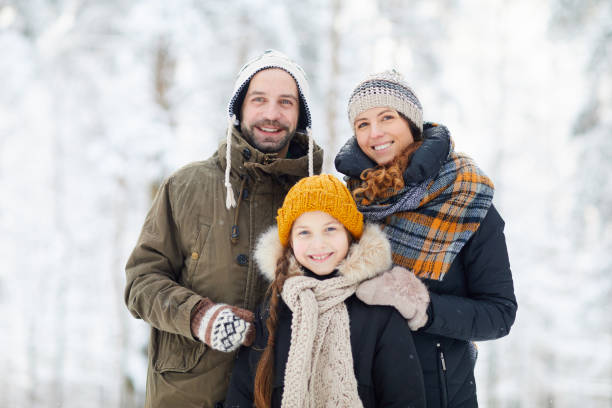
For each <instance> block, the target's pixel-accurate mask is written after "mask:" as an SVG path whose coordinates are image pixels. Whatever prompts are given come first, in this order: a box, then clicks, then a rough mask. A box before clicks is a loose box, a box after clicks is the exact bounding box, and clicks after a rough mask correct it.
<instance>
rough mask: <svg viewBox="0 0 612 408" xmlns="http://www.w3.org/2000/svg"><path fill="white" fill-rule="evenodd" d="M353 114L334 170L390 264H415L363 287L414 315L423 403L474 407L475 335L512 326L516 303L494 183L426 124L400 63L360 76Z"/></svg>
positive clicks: (368, 298) (367, 298)
mask: <svg viewBox="0 0 612 408" xmlns="http://www.w3.org/2000/svg"><path fill="white" fill-rule="evenodd" d="M348 113H349V121H350V124H351V126H352V127H353V130H354V134H355V137H354V138H351V140H349V141H348V142H347V143H346V144H345V146H344V147H343V148H342V149H341V151H340V153H339V154H338V156H337V157H336V160H335V163H336V169H337V170H338V171H339V172H341V173H343V174H345V175H346V176H347V179H348V181H347V183H348V185H349V188H350V190H352V192H353V194H354V197H355V199H356V200H357V205H358V208H359V210H360V211H361V212H362V213H363V214H364V216H365V218H366V219H367V220H369V221H376V222H379V223H381V224H382V225H383V226H384V231H385V233H386V235H387V237H388V238H389V240H390V242H391V247H392V251H393V262H394V264H396V265H400V266H402V267H404V268H407V269H409V270H411V271H412V273H410V272H409V271H407V270H406V269H399V268H394V269H393V270H392V271H391V272H389V273H385V274H384V275H382V276H378V277H376V278H374V279H372V280H370V281H368V282H364V283H363V284H362V285H361V286H360V287H359V289H358V290H357V296H358V297H359V298H360V299H361V300H363V301H364V302H366V303H368V304H373V305H374V304H376V305H392V306H395V307H396V308H397V309H398V310H399V311H400V312H401V313H402V315H403V316H404V317H405V318H406V319H407V320H408V325H409V326H410V328H411V329H412V330H414V332H413V337H414V341H415V345H416V348H417V351H418V354H419V359H420V362H421V365H422V367H423V374H424V380H425V390H426V393H427V407H429V408H438V407H444V408H446V407H476V406H478V403H477V399H476V384H475V381H474V364H475V362H476V349H475V347H474V344H473V343H472V342H473V341H478V340H491V339H496V338H499V337H502V336H505V335H507V334H508V332H509V331H510V327H511V326H512V324H513V323H514V318H515V315H516V309H517V304H516V298H515V296H514V288H513V283H512V274H511V272H510V264H509V261H508V252H507V250H506V241H505V238H504V233H503V230H504V221H503V220H502V218H501V217H500V215H499V213H498V212H497V210H496V208H495V207H494V206H493V204H492V199H493V183H492V182H491V180H489V178H488V177H487V176H486V175H484V173H483V172H482V171H481V170H480V169H479V168H478V167H477V166H476V164H475V163H474V162H473V161H472V160H471V159H470V158H469V157H467V156H465V155H463V154H460V153H456V152H454V149H453V147H454V144H453V142H452V141H451V139H450V136H449V134H448V131H447V130H446V128H444V127H443V126H436V125H432V124H426V126H423V110H422V107H421V103H420V102H419V100H418V98H417V97H416V95H415V94H414V92H413V91H412V89H411V88H410V87H409V86H408V85H407V84H406V83H405V82H404V80H403V78H402V76H401V75H400V74H399V73H397V72H396V71H387V72H383V73H380V74H374V75H372V76H370V77H369V78H367V79H366V80H364V81H363V82H361V83H360V84H359V85H357V87H356V88H355V90H354V91H353V94H352V96H351V98H350V100H349V104H348ZM424 136H425V137H424Z"/></svg>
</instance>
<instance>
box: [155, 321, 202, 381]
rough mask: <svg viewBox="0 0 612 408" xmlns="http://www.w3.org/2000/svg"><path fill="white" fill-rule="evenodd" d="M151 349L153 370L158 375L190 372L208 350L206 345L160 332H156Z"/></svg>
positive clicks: (178, 335)
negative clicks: (170, 372) (169, 372)
mask: <svg viewBox="0 0 612 408" xmlns="http://www.w3.org/2000/svg"><path fill="white" fill-rule="evenodd" d="M151 347H152V349H153V361H152V362H153V368H154V370H155V371H156V372H158V373H163V372H166V371H174V372H179V373H185V372H188V371H190V370H191V369H193V368H194V367H195V366H196V365H197V364H198V361H200V359H201V358H202V356H203V355H204V353H205V352H206V350H207V347H206V345H205V344H204V343H200V342H197V341H193V340H191V339H188V338H187V337H184V336H181V335H180V334H174V333H168V332H165V331H160V330H154V333H153V338H152V342H151Z"/></svg>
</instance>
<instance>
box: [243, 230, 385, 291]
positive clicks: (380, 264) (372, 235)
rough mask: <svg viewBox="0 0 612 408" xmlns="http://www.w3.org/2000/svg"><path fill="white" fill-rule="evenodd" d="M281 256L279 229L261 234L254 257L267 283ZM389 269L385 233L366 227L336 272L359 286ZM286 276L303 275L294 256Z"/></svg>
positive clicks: (271, 278)
mask: <svg viewBox="0 0 612 408" xmlns="http://www.w3.org/2000/svg"><path fill="white" fill-rule="evenodd" d="M282 254H283V247H282V245H281V244H280V241H279V240H278V228H277V227H276V226H273V227H271V228H269V229H268V230H267V231H266V232H264V233H263V234H261V236H260V237H259V239H258V240H257V245H256V247H255V253H254V258H255V262H257V265H258V266H259V270H260V272H261V274H262V275H263V276H264V277H265V278H266V279H267V280H268V281H269V282H271V281H272V280H274V271H275V269H276V263H277V261H278V259H279V258H280V257H281V256H282ZM391 266H392V261H391V245H390V244H389V241H388V240H387V237H386V236H385V233H384V232H383V231H382V230H381V229H380V227H379V226H378V225H377V224H368V223H366V224H365V228H364V230H363V235H362V236H361V239H360V240H359V241H357V242H354V243H353V244H352V245H351V247H350V249H349V252H348V255H347V257H346V258H345V260H344V261H343V262H342V263H340V265H339V266H338V272H339V274H340V275H341V276H344V277H345V278H347V279H349V280H351V281H352V282H361V281H364V280H366V279H370V278H373V277H374V276H376V275H378V274H380V273H382V272H384V271H387V270H389V269H390V268H391ZM289 275H303V272H302V270H301V268H300V267H299V265H298V263H297V261H296V260H295V258H294V257H293V256H292V257H291V263H290V266H289Z"/></svg>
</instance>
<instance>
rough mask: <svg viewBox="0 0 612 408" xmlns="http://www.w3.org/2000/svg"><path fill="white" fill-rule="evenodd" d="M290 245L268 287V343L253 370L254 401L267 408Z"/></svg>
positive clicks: (272, 377) (270, 391) (269, 401)
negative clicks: (280, 302)
mask: <svg viewBox="0 0 612 408" xmlns="http://www.w3.org/2000/svg"><path fill="white" fill-rule="evenodd" d="M290 256H291V247H290V246H287V248H285V250H284V251H283V254H282V256H281V257H280V258H279V260H278V262H277V263H276V271H275V273H274V276H275V277H274V281H273V282H272V283H271V284H270V287H269V288H268V293H267V295H268V296H269V298H270V315H269V316H268V319H267V320H266V327H267V328H268V343H267V345H266V348H265V349H264V351H263V354H262V355H261V358H260V359H259V363H258V364H257V371H256V372H255V386H254V390H253V394H254V403H255V406H256V407H257V408H268V407H269V406H270V403H271V401H272V386H273V381H274V346H275V344H274V340H275V337H276V326H277V325H278V303H279V299H280V294H281V292H282V291H283V285H284V284H285V280H287V278H288V277H289V276H288V271H289V259H290Z"/></svg>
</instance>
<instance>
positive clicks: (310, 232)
mask: <svg viewBox="0 0 612 408" xmlns="http://www.w3.org/2000/svg"><path fill="white" fill-rule="evenodd" d="M349 244H350V242H349V234H348V231H347V230H346V228H344V225H342V223H341V222H340V221H338V220H337V219H335V218H334V217H332V216H331V215H329V214H328V213H326V212H322V211H309V212H305V213H303V214H302V215H300V216H299V217H298V218H297V219H296V220H295V221H294V223H293V226H292V227H291V247H292V248H293V254H294V255H295V258H296V259H297V261H298V262H299V263H300V265H302V266H303V267H305V268H307V269H309V270H310V271H312V272H313V273H315V274H317V275H319V276H324V275H329V274H330V273H332V272H333V271H334V270H335V269H336V267H337V266H338V265H339V264H340V262H342V260H343V259H344V258H345V257H346V254H347V253H348V249H349Z"/></svg>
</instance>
